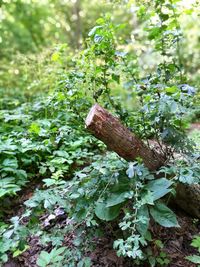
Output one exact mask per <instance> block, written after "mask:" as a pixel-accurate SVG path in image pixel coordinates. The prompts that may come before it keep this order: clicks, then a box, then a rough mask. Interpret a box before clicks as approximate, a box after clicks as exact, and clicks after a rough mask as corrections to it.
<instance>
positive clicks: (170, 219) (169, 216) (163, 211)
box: [150, 202, 179, 227]
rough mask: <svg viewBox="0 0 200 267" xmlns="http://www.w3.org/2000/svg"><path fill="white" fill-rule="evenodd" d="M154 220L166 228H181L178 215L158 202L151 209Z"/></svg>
mask: <svg viewBox="0 0 200 267" xmlns="http://www.w3.org/2000/svg"><path fill="white" fill-rule="evenodd" d="M150 213H151V216H152V217H153V219H154V220H155V221H156V222H157V223H159V224H160V225H161V226H164V227H179V224H178V221H177V219H176V215H175V214H174V212H173V211H172V210H170V209H169V208H168V207H167V206H166V205H165V204H163V203H160V202H157V203H156V204H155V206H154V207H151V208H150Z"/></svg>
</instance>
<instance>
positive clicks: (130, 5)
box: [0, 0, 200, 105]
mask: <svg viewBox="0 0 200 267" xmlns="http://www.w3.org/2000/svg"><path fill="white" fill-rule="evenodd" d="M153 2H154V1H149V0H140V1H138V0H137V1H134V0H130V1H108V0H107V1H106V0H105V1H104V0H101V1H99V0H93V1H90V0H0V94H1V95H2V94H3V95H4V97H5V95H6V96H8V98H9V97H12V102H13V101H14V100H13V96H16V95H17V99H16V101H14V102H13V104H15V105H17V104H18V103H19V102H21V101H28V100H29V99H30V98H32V97H33V96H36V95H38V93H39V94H41V93H43V92H47V91H49V90H51V89H53V88H54V87H55V85H56V83H55V81H56V79H57V78H56V77H57V76H58V73H60V72H62V70H64V69H67V68H69V67H70V66H69V65H68V62H69V60H68V59H70V58H72V57H73V56H76V54H77V53H78V51H79V50H80V49H81V48H84V47H85V43H84V42H85V41H84V40H86V39H87V35H88V32H89V29H90V28H92V27H93V26H94V25H95V21H96V20H97V19H98V18H99V17H101V16H102V15H105V14H106V13H110V14H112V20H113V21H114V23H115V24H125V27H123V29H122V30H121V31H119V33H118V34H119V36H120V38H121V39H122V40H125V42H123V48H124V50H125V51H133V55H134V56H135V57H136V58H138V63H139V68H140V69H139V71H140V72H144V74H145V72H147V71H148V72H149V70H151V69H152V70H153V69H154V66H155V65H156V64H157V62H158V61H159V55H157V54H156V53H155V51H154V46H153V45H152V42H153V40H152V41H151V40H149V38H148V33H147V31H146V32H145V31H144V29H145V27H148V26H147V25H148V23H149V21H150V19H151V17H152V16H153V15H152V12H153V11H152V9H151V5H152V3H153ZM173 2H174V3H175V2H176V3H175V4H177V5H178V9H177V10H178V11H179V14H178V19H179V22H180V25H181V27H182V30H183V34H184V38H183V41H182V43H181V45H182V47H181V55H180V56H181V61H182V64H183V65H184V68H185V70H186V72H187V75H188V77H189V78H190V79H191V81H190V82H191V83H192V84H195V85H196V86H198V85H199V84H200V75H199V74H200V61H199V54H200V53H199V51H200V32H199V28H200V19H199V16H200V5H199V1H198V0H182V1H173ZM124 43H125V44H124ZM124 46H125V47H124ZM52 55H53V56H52ZM61 57H62V60H59V59H60V58H61ZM16 93H17V94H16ZM1 95H0V96H1ZM1 99H2V97H1ZM19 99H21V100H20V101H19ZM2 101H3V102H4V104H5V98H4V100H2ZM2 101H1V105H3V103H2Z"/></svg>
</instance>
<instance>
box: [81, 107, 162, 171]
mask: <svg viewBox="0 0 200 267" xmlns="http://www.w3.org/2000/svg"><path fill="white" fill-rule="evenodd" d="M85 123H86V127H87V129H88V130H90V131H91V132H92V133H93V134H94V136H95V137H97V138H98V139H100V140H101V141H102V142H104V143H105V144H106V145H107V147H108V148H109V149H110V150H113V151H115V152H116V153H117V154H118V155H119V156H121V157H122V158H124V159H126V160H128V161H131V160H135V159H136V158H138V157H140V158H142V159H143V162H144V165H145V166H146V167H147V168H148V169H149V170H156V169H158V168H159V167H161V166H162V165H163V163H164V162H165V158H164V157H163V156H161V155H160V154H158V153H157V152H156V151H154V150H153V149H150V148H149V147H148V146H147V145H145V144H144V143H143V142H142V141H141V140H140V139H139V138H138V137H137V136H135V135H134V134H133V133H131V131H129V130H128V128H126V127H124V126H123V125H122V124H121V122H120V121H119V120H118V119H117V118H115V117H114V116H113V115H112V114H110V113H109V112H108V111H107V110H105V109H104V108H102V107H100V106H99V105H98V104H95V105H94V106H93V107H92V108H91V110H90V112H89V114H88V116H87V118H86V121H85Z"/></svg>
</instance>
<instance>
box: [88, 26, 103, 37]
mask: <svg viewBox="0 0 200 267" xmlns="http://www.w3.org/2000/svg"><path fill="white" fill-rule="evenodd" d="M101 28H103V27H102V26H95V27H94V28H92V29H91V31H89V33H88V36H92V35H94V34H95V33H96V32H97V30H98V29H101Z"/></svg>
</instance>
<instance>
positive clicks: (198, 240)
mask: <svg viewBox="0 0 200 267" xmlns="http://www.w3.org/2000/svg"><path fill="white" fill-rule="evenodd" d="M191 245H192V246H193V247H194V248H196V249H197V250H198V252H199V253H200V237H199V236H196V237H195V238H194V239H193V240H192V243H191ZM186 259H187V260H189V261H191V262H192V263H196V264H200V256H199V255H191V256H187V257H186ZM198 266H200V265H198Z"/></svg>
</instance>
